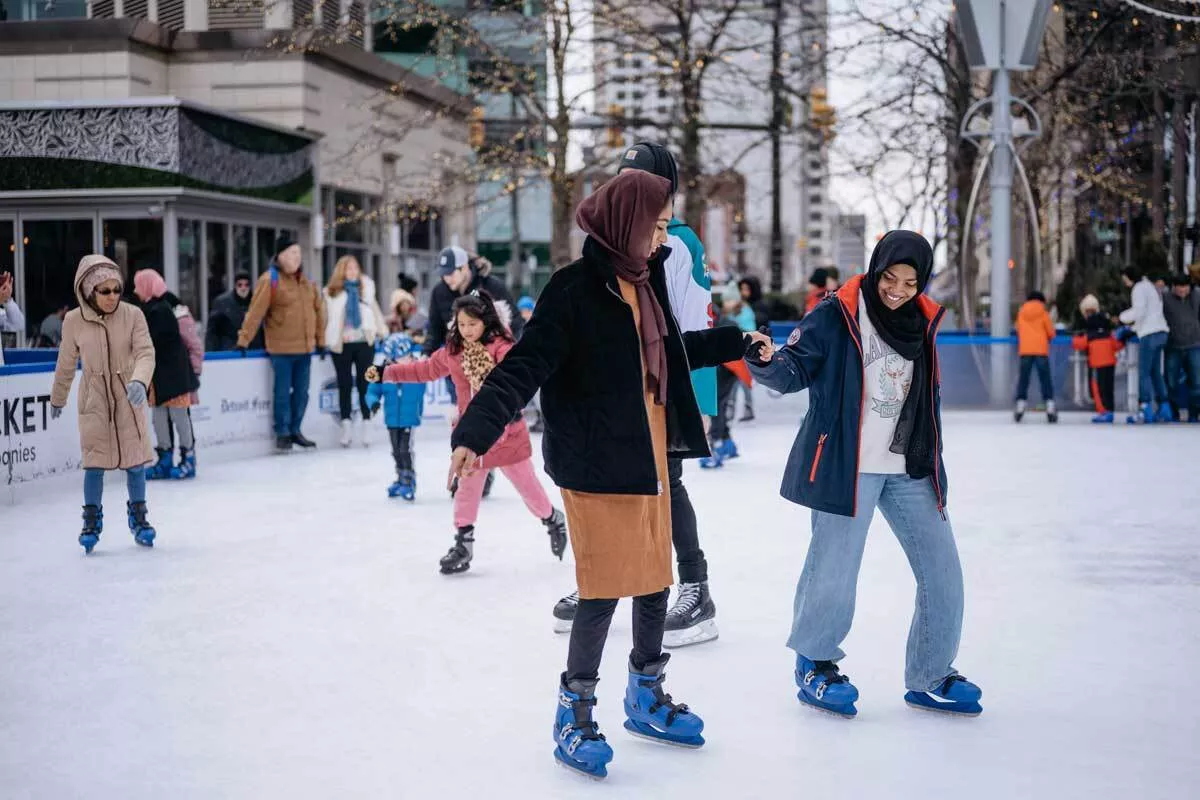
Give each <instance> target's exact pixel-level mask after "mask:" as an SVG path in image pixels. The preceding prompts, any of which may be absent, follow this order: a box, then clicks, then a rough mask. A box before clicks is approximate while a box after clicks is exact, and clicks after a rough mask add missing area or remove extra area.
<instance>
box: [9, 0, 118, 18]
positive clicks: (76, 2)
mask: <svg viewBox="0 0 1200 800" xmlns="http://www.w3.org/2000/svg"><path fill="white" fill-rule="evenodd" d="M110 5H111V4H110ZM87 7H88V4H87V0H57V2H46V0H0V22H29V21H33V20H39V19H72V18H74V19H79V18H86V17H87V15H88V10H87Z"/></svg>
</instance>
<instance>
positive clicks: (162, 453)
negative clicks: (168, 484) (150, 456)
mask: <svg viewBox="0 0 1200 800" xmlns="http://www.w3.org/2000/svg"><path fill="white" fill-rule="evenodd" d="M155 452H156V453H158V461H157V462H156V463H155V464H154V466H152V467H150V468H149V469H147V470H146V480H148V481H165V480H166V479H167V478H169V477H171V470H172V469H174V468H175V465H174V464H173V463H172V462H173V459H174V457H175V454H174V453H173V452H172V451H170V450H155Z"/></svg>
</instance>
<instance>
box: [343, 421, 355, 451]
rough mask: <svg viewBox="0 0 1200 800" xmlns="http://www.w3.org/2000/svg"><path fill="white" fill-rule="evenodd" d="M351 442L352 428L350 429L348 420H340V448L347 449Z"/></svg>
mask: <svg viewBox="0 0 1200 800" xmlns="http://www.w3.org/2000/svg"><path fill="white" fill-rule="evenodd" d="M352 441H353V428H352V427H351V424H350V420H348V419H344V420H342V438H341V445H342V447H349V446H350V443H351V442H352Z"/></svg>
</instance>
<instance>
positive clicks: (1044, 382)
mask: <svg viewBox="0 0 1200 800" xmlns="http://www.w3.org/2000/svg"><path fill="white" fill-rule="evenodd" d="M1053 340H1054V321H1053V320H1051V319H1050V312H1049V311H1047V310H1046V296H1045V295H1044V294H1042V293H1041V292H1037V291H1034V292H1030V293H1029V298H1028V299H1027V300H1026V301H1025V305H1023V306H1021V310H1020V311H1018V312H1017V353H1018V354H1019V355H1020V356H1021V372H1020V376H1019V377H1018V378H1017V408H1016V410H1015V411H1014V412H1013V419H1015V420H1016V421H1017V422H1020V421H1021V418H1022V417H1024V416H1025V409H1026V408H1027V407H1028V403H1027V401H1028V399H1029V374H1030V373H1031V372H1032V371H1033V370H1034V368H1036V369H1037V373H1038V383H1040V384H1041V388H1042V399H1043V400H1045V401H1046V418H1047V419H1048V420H1049V421H1050V422H1058V408H1057V407H1056V406H1055V405H1054V381H1053V380H1052V379H1051V377H1050V342H1051V341H1053Z"/></svg>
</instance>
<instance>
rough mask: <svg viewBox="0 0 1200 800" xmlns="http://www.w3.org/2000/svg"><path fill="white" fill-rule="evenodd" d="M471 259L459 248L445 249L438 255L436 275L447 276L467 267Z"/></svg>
mask: <svg viewBox="0 0 1200 800" xmlns="http://www.w3.org/2000/svg"><path fill="white" fill-rule="evenodd" d="M470 260H471V257H470V256H468V255H467V251H466V250H463V249H462V248H461V247H447V248H446V249H445V250H443V251H442V252H441V253H439V254H438V274H439V275H443V276H445V275H449V274H450V273H452V272H455V271H456V270H460V269H462V268H463V267H465V266H466V265H467V263H468V262H469V261H470Z"/></svg>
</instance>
